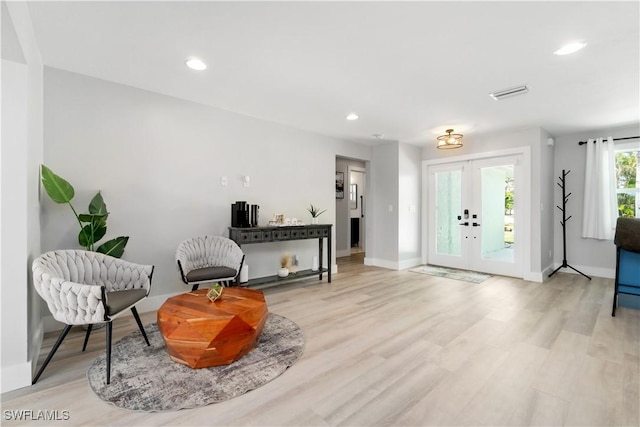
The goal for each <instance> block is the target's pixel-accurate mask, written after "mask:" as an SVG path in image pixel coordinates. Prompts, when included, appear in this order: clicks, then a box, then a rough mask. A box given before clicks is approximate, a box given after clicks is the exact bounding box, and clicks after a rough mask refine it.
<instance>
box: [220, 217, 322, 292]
mask: <svg viewBox="0 0 640 427" xmlns="http://www.w3.org/2000/svg"><path fill="white" fill-rule="evenodd" d="M331 227H333V225H332V224H313V225H292V226H286V227H250V228H239V227H229V238H230V239H231V240H233V241H234V242H236V243H237V244H238V246H240V247H242V245H247V244H252V243H269V242H286V241H288V240H306V239H318V264H319V268H318V271H313V270H302V271H298V272H297V273H295V274H293V275H291V276H290V277H286V278H280V277H278V276H277V275H276V276H267V277H260V278H256V279H251V280H249V283H248V284H247V286H249V287H254V286H256V287H257V286H260V285H263V284H266V283H274V284H277V282H287V281H291V279H292V278H294V279H299V278H303V277H308V276H314V275H316V274H317V275H318V278H319V280H322V273H324V272H325V271H326V272H327V280H328V282H329V283H331ZM323 239H327V259H328V268H323V267H322V249H323Z"/></svg>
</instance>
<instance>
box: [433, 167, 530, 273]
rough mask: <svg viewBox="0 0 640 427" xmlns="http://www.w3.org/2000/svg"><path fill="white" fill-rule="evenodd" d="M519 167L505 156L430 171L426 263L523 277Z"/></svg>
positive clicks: (520, 179)
mask: <svg viewBox="0 0 640 427" xmlns="http://www.w3.org/2000/svg"><path fill="white" fill-rule="evenodd" d="M520 163H521V159H520V156H504V157H494V158H489V159H480V160H469V161H464V162H456V163H448V164H444V165H436V166H430V167H429V172H428V173H429V189H428V200H429V213H428V240H429V244H428V257H427V261H428V263H429V264H433V265H441V266H445V267H452V268H460V269H467V270H474V271H482V272H487V273H492V274H501V275H507V276H514V277H522V275H523V274H522V251H521V247H522V245H519V244H518V241H517V239H516V237H517V236H518V226H520V224H521V211H520V210H519V209H518V195H519V193H518V185H519V184H520V183H521V181H522V177H521V166H520ZM520 234H522V233H520Z"/></svg>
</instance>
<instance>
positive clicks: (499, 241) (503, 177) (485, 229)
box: [479, 165, 515, 262]
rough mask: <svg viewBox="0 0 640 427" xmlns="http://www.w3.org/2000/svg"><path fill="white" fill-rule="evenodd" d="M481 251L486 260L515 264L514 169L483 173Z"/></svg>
mask: <svg viewBox="0 0 640 427" xmlns="http://www.w3.org/2000/svg"><path fill="white" fill-rule="evenodd" d="M480 179H481V181H482V182H481V188H482V215H481V217H480V218H479V220H480V229H481V230H482V248H481V254H480V256H481V257H482V259H485V260H496V261H506V262H514V253H513V252H514V249H513V245H514V244H515V241H514V232H515V229H514V227H515V224H514V221H513V205H514V197H513V195H514V179H513V165H504V166H492V167H485V168H482V169H481V172H480Z"/></svg>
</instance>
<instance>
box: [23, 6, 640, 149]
mask: <svg viewBox="0 0 640 427" xmlns="http://www.w3.org/2000/svg"><path fill="white" fill-rule="evenodd" d="M28 6H29V9H30V12H31V15H32V20H33V23H34V27H35V34H36V37H37V40H38V43H39V46H40V49H41V52H42V56H43V61H44V63H45V65H47V66H51V67H55V68H60V69H64V70H69V71H73V72H76V73H81V74H85V75H89V76H93V77H98V78H101V79H105V80H110V81H114V82H118V83H122V84H125V85H130V86H134V87H138V88H142V89H146V90H150V91H154V92H158V93H162V94H166V95H171V96H174V97H178V98H182V99H186V100H191V101H195V102H199V103H202V104H206V105H211V106H214V107H219V108H222V109H225V110H229V111H233V112H237V113H241V114H245V115H249V116H253V117H257V118H261V119H264V120H269V121H274V122H278V123H282V124H286V125H289V126H293V127H296V128H300V129H305V130H309V131H312V132H316V133H319V134H323V135H328V136H331V137H336V138H341V139H348V140H352V141H356V142H362V143H371V144H374V143H377V142H379V140H378V139H376V138H375V137H374V136H372V135H373V134H384V138H383V140H399V141H402V142H407V143H411V144H418V145H424V144H427V143H429V144H431V143H434V142H435V136H437V135H439V134H442V133H443V132H444V130H445V129H447V128H450V127H451V128H454V129H455V131H456V132H461V133H464V134H465V138H468V137H470V136H473V135H474V134H476V135H477V134H487V133H494V132H501V131H505V130H513V129H519V128H524V127H530V126H541V127H543V128H544V129H546V130H547V131H549V132H550V133H551V134H552V135H554V136H559V135H563V134H568V133H574V132H579V131H586V130H593V129H598V128H603V127H613V126H622V125H627V124H633V123H637V122H638V121H639V120H640V112H639V105H640V34H639V28H640V19H639V18H640V12H639V2H637V1H634V2H611V1H608V2H516V1H513V2H480V1H476V2H322V1H318V2H269V1H260V2H213V1H209V2H207V1H181V2H147V1H144V2H124V1H117V2H116V1H113V2H112V1H101V2H80V1H78V2H58V1H48V2H29V3H28ZM575 40H583V41H586V42H587V43H588V45H587V46H586V48H584V49H583V50H581V51H579V52H577V53H575V54H573V55H568V56H557V55H554V54H553V52H554V51H555V50H556V49H558V48H559V47H561V46H562V45H563V44H565V43H567V42H570V41H575ZM191 56H197V57H200V58H202V59H203V60H204V61H205V62H206V63H207V64H208V69H207V70H206V71H200V72H198V71H193V70H190V69H188V68H187V67H186V66H185V64H184V63H185V60H186V59H187V58H188V57H191ZM522 84H526V85H527V86H528V88H529V93H528V94H526V95H523V96H518V97H513V98H508V99H505V100H501V101H494V100H492V99H491V98H490V97H489V96H488V94H489V93H490V92H493V91H497V90H501V89H506V88H509V87H513V86H518V85H522ZM350 112H356V113H357V114H358V115H359V116H360V119H359V120H357V121H347V120H345V116H346V115H347V114H348V113H350Z"/></svg>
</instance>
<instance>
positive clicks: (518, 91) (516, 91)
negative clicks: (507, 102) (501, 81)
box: [489, 85, 529, 101]
mask: <svg viewBox="0 0 640 427" xmlns="http://www.w3.org/2000/svg"><path fill="white" fill-rule="evenodd" d="M527 92H529V88H528V87H526V86H525V85H522V86H516V87H512V88H509V89H504V90H499V91H496V92H492V93H490V94H489V96H490V97H491V98H493V99H494V100H495V101H499V100H501V99H504V98H510V97H512V96H516V95H524V94H525V93H527Z"/></svg>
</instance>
